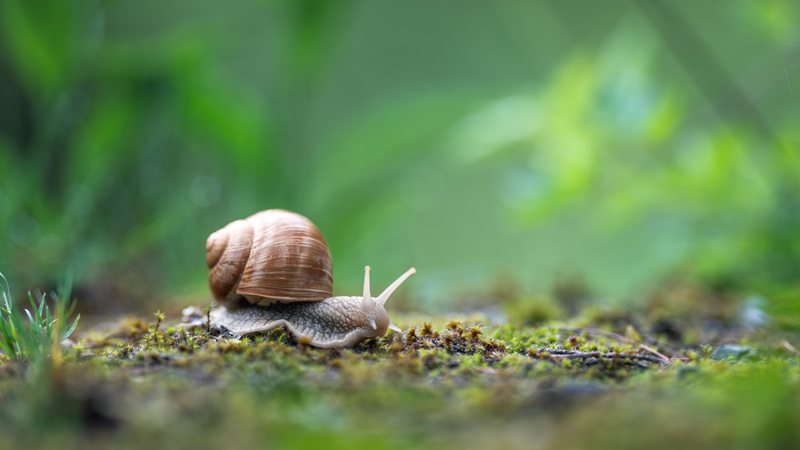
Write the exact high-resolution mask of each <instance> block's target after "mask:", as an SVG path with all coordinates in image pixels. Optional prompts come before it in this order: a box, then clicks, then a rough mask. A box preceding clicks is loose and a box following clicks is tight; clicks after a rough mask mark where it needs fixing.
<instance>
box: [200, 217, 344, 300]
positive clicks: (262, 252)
mask: <svg viewBox="0 0 800 450" xmlns="http://www.w3.org/2000/svg"><path fill="white" fill-rule="evenodd" d="M206 264H207V265H208V269H209V274H208V283H209V286H210V287H211V293H212V295H213V296H214V298H215V299H216V300H217V302H219V303H221V304H222V305H224V306H229V307H234V306H237V305H240V304H241V303H243V299H244V300H245V301H246V302H247V303H253V304H259V305H267V304H270V303H273V302H274V301H276V300H279V301H283V302H293V301H319V300H323V299H325V298H328V297H331V296H332V295H333V267H332V263H331V255H330V250H328V244H327V243H326V242H325V239H324V238H323V237H322V233H321V232H320V231H319V229H318V228H317V227H316V226H315V225H314V224H313V223H312V222H311V221H310V220H308V219H307V218H306V217H303V216H301V215H300V214H296V213H293V212H289V211H284V210H279V209H270V210H266V211H261V212H259V213H256V214H253V215H252V216H250V217H248V218H246V219H243V220H237V221H234V222H231V223H229V224H228V225H226V226H225V227H223V228H222V229H220V230H218V231H216V232H214V233H212V234H211V235H210V236H209V237H208V240H207V241H206Z"/></svg>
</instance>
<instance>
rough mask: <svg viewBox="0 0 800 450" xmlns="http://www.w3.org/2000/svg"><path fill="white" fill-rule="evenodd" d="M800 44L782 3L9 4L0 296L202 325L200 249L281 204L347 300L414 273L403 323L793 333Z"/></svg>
mask: <svg viewBox="0 0 800 450" xmlns="http://www.w3.org/2000/svg"><path fill="white" fill-rule="evenodd" d="M798 23H800V5H798V4H797V3H796V2H793V1H790V0H765V1H759V2H751V1H727V2H725V4H724V5H722V4H719V3H714V2H696V1H680V2H673V1H655V0H652V1H641V2H640V1H607V2H594V1H585V2H554V1H543V2H519V1H498V2H491V3H486V2H481V1H454V0H453V1H436V2H431V1H427V0H406V1H399V2H398V1H382V0H377V1H375V0H362V1H341V2H318V1H310V0H309V1H288V0H285V1H249V0H248V1H237V2H216V1H207V0H193V1H175V0H159V1H149V0H143V1H136V2H129V1H127V2H126V1H99V0H98V1H90V0H86V1H84V0H72V1H63V0H37V1H29V0H2V1H0V236H2V238H0V272H2V273H4V274H5V275H6V277H7V278H8V279H9V280H11V284H12V287H13V289H14V290H15V291H22V290H26V289H32V288H47V287H50V286H53V285H54V284H55V283H56V280H57V279H58V277H59V276H60V275H61V274H62V273H64V272H65V271H71V272H72V273H74V275H75V279H76V294H77V296H78V299H79V300H80V301H81V305H82V306H81V308H82V309H83V310H84V312H85V311H87V310H89V311H98V312H112V311H113V312H117V311H143V312H151V311H152V310H154V309H155V307H157V306H160V307H161V308H163V307H164V305H165V304H175V305H183V304H188V303H195V304H203V303H206V302H208V301H209V300H210V296H209V294H208V292H207V288H206V268H205V266H204V251H205V249H204V243H205V238H206V236H207V235H208V234H209V233H210V232H212V231H214V230H216V229H217V228H220V227H221V226H223V225H224V224H226V223H227V222H229V221H231V220H234V219H237V218H241V217H244V216H247V215H249V214H251V213H253V212H256V211H258V210H261V209H267V208H278V207H280V208H287V209H291V210H295V211H298V212H301V213H303V214H305V215H307V216H308V217H310V218H311V219H312V220H313V221H314V222H315V223H317V225H318V226H319V227H320V228H321V229H322V231H323V233H324V234H325V236H326V238H327V240H328V242H329V244H330V246H331V250H332V253H333V258H334V267H335V283H336V291H337V292H339V293H354V292H358V289H359V285H360V282H361V276H362V275H361V271H362V268H363V266H364V265H365V264H371V265H372V267H373V277H374V281H373V282H374V284H375V285H376V286H382V285H385V284H386V283H388V282H389V281H390V280H392V279H393V278H394V277H396V276H397V275H398V274H399V273H401V272H402V271H403V270H405V269H406V268H407V267H409V266H412V265H414V266H416V267H417V268H418V270H419V273H418V275H416V276H415V278H414V279H412V282H410V283H408V286H407V287H406V288H405V290H404V294H405V295H404V297H403V298H400V299H398V304H399V305H400V307H403V306H404V307H407V308H409V309H414V310H420V311H431V310H436V309H447V308H455V307H459V305H464V304H468V305H481V304H491V303H493V302H497V301H504V299H508V298H511V297H515V298H528V297H530V298H534V297H536V296H537V295H538V296H548V295H554V293H555V294H558V293H559V292H561V293H562V294H563V293H564V292H567V293H572V294H571V295H572V296H573V297H575V296H577V297H586V298H589V299H590V300H589V301H590V302H591V303H592V304H611V305H631V306H637V305H638V306H641V305H643V304H644V302H646V301H647V300H646V299H647V298H649V297H651V296H652V295H654V294H653V293H654V292H657V291H658V290H659V289H663V287H664V286H665V285H674V284H675V283H693V284H695V285H698V286H701V287H703V289H708V290H710V291H713V292H726V293H732V295H730V298H732V299H734V300H733V301H738V300H741V299H746V298H752V297H753V296H756V297H757V298H760V299H761V300H760V301H761V302H765V303H766V304H767V305H771V306H773V307H777V308H787V305H789V306H788V308H790V309H791V308H792V307H794V308H798V307H797V306H796V305H797V304H798V302H796V301H795V300H796V299H797V295H796V292H797V289H796V288H797V287H798V281H799V280H800V232H798V229H800V126H798V124H800V28H798V26H797V24H798ZM676 280H678V281H676ZM562 296H563V295H562ZM566 297H570V295H566ZM531 301H533V300H531ZM792 305H795V306H792Z"/></svg>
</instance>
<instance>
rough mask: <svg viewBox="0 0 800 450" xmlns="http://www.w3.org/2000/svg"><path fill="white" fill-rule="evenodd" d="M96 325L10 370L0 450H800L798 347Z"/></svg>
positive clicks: (631, 327) (663, 337)
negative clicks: (303, 335) (339, 343)
mask: <svg viewBox="0 0 800 450" xmlns="http://www.w3.org/2000/svg"><path fill="white" fill-rule="evenodd" d="M187 312H188V313H189V314H188V316H186V317H184V319H183V321H182V322H181V321H179V320H178V318H177V317H172V318H167V319H166V320H165V321H164V322H161V321H159V320H157V319H153V318H149V319H147V320H143V319H137V318H126V319H123V320H120V321H119V322H116V323H113V324H111V325H108V324H106V325H102V326H96V327H93V328H92V329H91V330H85V331H83V332H82V333H81V335H80V336H78V337H76V341H77V342H76V343H75V344H74V346H70V348H68V349H66V350H65V353H64V362H63V363H60V364H59V363H56V364H55V365H53V366H52V367H50V368H49V369H41V370H31V368H30V367H26V366H25V365H24V364H20V363H14V362H11V361H8V360H6V361H5V362H4V363H3V364H2V365H0V399H2V402H3V411H2V419H3V420H2V423H0V436H2V437H0V443H2V444H3V446H5V447H14V448H24V447H25V446H31V445H37V446H46V447H53V448H87V447H92V446H109V447H114V448H163V447H169V448H248V447H255V448H287V447H288V448H347V449H352V448H370V449H389V448H402V449H410V448H420V447H423V446H424V447H428V448H438V449H442V448H459V449H489V448H503V449H516V448H519V449H532V448H558V449H563V448H593V449H597V448H651V449H652V448H683V449H685V448H759V449H767V448H776V449H777V448H800V447H798V445H799V444H800V407H798V405H800V365H798V362H800V358H799V357H798V352H797V349H796V348H795V347H794V346H793V345H792V344H791V342H792V337H791V336H789V335H786V334H780V333H775V332H766V331H758V330H751V329H746V328H743V327H742V326H741V325H739V324H736V323H725V322H720V321H716V320H710V319H702V318H701V319H697V318H696V317H692V318H688V317H687V318H672V319H669V320H665V319H646V318H642V317H640V316H637V315H633V314H630V313H593V314H589V315H584V316H583V317H575V318H572V319H569V320H560V321H549V322H548V323H545V324H539V325H531V324H524V323H509V322H508V321H507V320H504V319H502V320H497V318H493V317H491V315H487V314H480V313H478V314H471V315H463V314H453V315H449V316H447V317H445V318H438V319H432V318H427V319H428V321H427V322H426V321H425V320H424V319H422V318H416V317H405V318H403V317H393V319H394V320H395V322H397V323H398V324H400V325H402V326H403V327H404V330H405V331H404V333H402V334H392V333H390V334H388V335H387V336H385V337H384V338H382V339H379V340H371V341H366V342H364V343H362V344H360V345H358V346H357V347H355V348H353V349H346V350H332V351H331V350H318V349H314V348H309V347H306V346H302V345H297V344H295V343H293V342H291V341H290V340H289V339H288V337H287V336H286V335H285V334H284V333H283V332H281V331H279V332H275V333H272V334H271V335H269V336H263V337H258V338H255V339H244V340H237V339H234V338H231V337H226V336H225V335H224V333H221V332H220V330H214V329H209V327H208V326H207V323H206V321H205V318H204V317H203V313H202V312H201V311H200V310H199V309H195V310H193V311H192V310H190V311H187Z"/></svg>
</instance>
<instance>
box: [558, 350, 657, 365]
mask: <svg viewBox="0 0 800 450" xmlns="http://www.w3.org/2000/svg"><path fill="white" fill-rule="evenodd" d="M542 353H545V354H546V355H542V358H544V359H588V358H606V359H630V360H634V361H648V362H653V363H658V364H666V363H667V362H669V359H667V360H666V361H665V360H663V359H661V358H658V357H655V356H648V355H636V354H630V353H617V352H578V351H572V350H558V349H556V350H542Z"/></svg>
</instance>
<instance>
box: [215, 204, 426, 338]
mask: <svg viewBox="0 0 800 450" xmlns="http://www.w3.org/2000/svg"><path fill="white" fill-rule="evenodd" d="M206 264H207V265H208V269H209V276H208V281H209V287H210V288H211V293H212V295H213V297H214V299H215V300H216V303H217V304H218V306H216V307H215V308H214V309H213V310H212V311H211V313H210V318H211V324H212V325H214V326H217V327H224V328H226V329H227V330H228V331H230V332H231V333H233V334H234V335H237V336H244V335H249V334H256V333H263V332H266V331H268V330H271V329H273V328H277V327H284V328H286V329H287V330H288V331H289V333H290V334H291V335H292V337H293V338H294V339H295V340H296V341H298V342H301V343H304V344H309V345H312V346H315V347H320V348H334V347H350V346H353V345H355V344H357V343H358V342H360V341H362V340H364V339H367V338H371V337H379V336H383V335H384V334H385V333H386V330H387V329H392V330H393V331H398V332H399V331H401V330H400V329H399V328H397V327H396V326H394V325H393V324H391V322H390V321H389V315H388V313H387V312H386V309H385V308H384V305H385V304H386V301H387V300H388V299H389V296H390V295H392V293H393V292H394V291H395V290H396V289H397V288H398V287H399V286H400V285H401V284H402V283H403V282H404V281H405V280H406V279H407V278H408V277H410V276H411V275H413V274H414V273H415V272H416V270H415V269H414V268H411V269H409V270H407V271H406V272H405V273H404V274H402V275H400V277H399V278H397V280H395V281H394V282H393V283H392V284H390V285H389V287H387V288H386V290H385V291H383V293H381V294H380V295H379V296H378V297H372V294H371V293H370V281H369V276H370V267H369V266H366V267H365V268H364V293H363V295H362V296H349V297H334V296H333V295H332V293H333V274H332V272H333V268H332V264H331V256H330V251H329V250H328V244H327V243H326V242H325V239H324V238H323V237H322V233H321V232H320V231H319V229H318V228H317V227H316V225H314V224H313V223H312V222H311V221H310V220H309V219H307V218H306V217H304V216H302V215H300V214H297V213H293V212H290V211H284V210H279V209H270V210H266V211H261V212H259V213H256V214H254V215H252V216H250V217H248V218H246V219H243V220H237V221H234V222H231V223H229V224H228V225H226V226H225V227H223V228H221V229H220V230H218V231H216V232H214V233H212V234H211V235H210V236H209V237H208V240H207V241H206Z"/></svg>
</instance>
